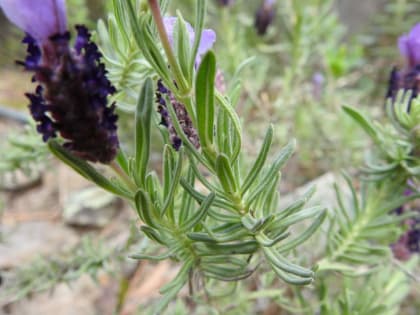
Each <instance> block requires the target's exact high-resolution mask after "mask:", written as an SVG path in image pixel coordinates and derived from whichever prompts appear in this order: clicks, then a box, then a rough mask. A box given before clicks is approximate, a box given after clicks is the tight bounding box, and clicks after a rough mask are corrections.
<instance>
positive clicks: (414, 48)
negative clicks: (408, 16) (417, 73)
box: [398, 23, 420, 68]
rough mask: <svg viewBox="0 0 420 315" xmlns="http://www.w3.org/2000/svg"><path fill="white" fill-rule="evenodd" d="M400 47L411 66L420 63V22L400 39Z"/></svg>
mask: <svg viewBox="0 0 420 315" xmlns="http://www.w3.org/2000/svg"><path fill="white" fill-rule="evenodd" d="M398 47H399V49H400V53H401V55H403V56H404V57H405V59H406V60H407V64H408V66H409V67H410V68H411V67H415V66H416V65H420V23H418V24H417V25H416V26H414V27H413V28H412V29H411V31H410V33H408V34H404V35H403V36H401V37H400V38H399V39H398Z"/></svg>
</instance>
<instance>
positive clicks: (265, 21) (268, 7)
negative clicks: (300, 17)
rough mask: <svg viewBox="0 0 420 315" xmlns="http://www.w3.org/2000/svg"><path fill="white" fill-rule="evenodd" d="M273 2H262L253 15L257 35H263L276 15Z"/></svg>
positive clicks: (271, 0) (265, 0) (273, 0)
mask: <svg viewBox="0 0 420 315" xmlns="http://www.w3.org/2000/svg"><path fill="white" fill-rule="evenodd" d="M275 2H276V1H275V0H263V2H262V4H261V6H260V7H259V9H258V11H257V13H256V14H255V23H254V25H255V28H256V30H257V33H258V34H259V35H264V34H265V33H266V32H267V29H268V27H269V26H270V24H271V23H272V22H273V20H274V17H275V15H276V8H275Z"/></svg>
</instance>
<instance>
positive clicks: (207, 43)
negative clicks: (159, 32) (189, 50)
mask: <svg viewBox="0 0 420 315" xmlns="http://www.w3.org/2000/svg"><path fill="white" fill-rule="evenodd" d="M177 20H178V18H177V17H172V16H171V17H164V18H163V24H164V25H165V30H166V33H167V34H168V38H169V43H170V44H171V46H172V47H174V37H175V34H174V30H175V24H176V21H177ZM185 26H186V28H187V31H188V35H189V38H190V46H191V47H192V45H193V44H194V39H195V33H194V29H193V28H192V26H191V24H189V23H188V22H185ZM215 41H216V33H215V32H214V31H213V30H211V29H204V30H203V32H202V34H201V39H200V44H199V45H198V51H197V56H196V62H195V63H196V64H199V63H200V60H201V56H202V55H204V54H205V53H206V52H207V51H208V50H210V49H211V48H212V47H213V45H214V43H215Z"/></svg>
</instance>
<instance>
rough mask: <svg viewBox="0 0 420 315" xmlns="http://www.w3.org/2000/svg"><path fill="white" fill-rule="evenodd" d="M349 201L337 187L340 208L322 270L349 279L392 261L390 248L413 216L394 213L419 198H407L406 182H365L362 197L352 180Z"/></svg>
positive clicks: (332, 224) (333, 215)
mask: <svg viewBox="0 0 420 315" xmlns="http://www.w3.org/2000/svg"><path fill="white" fill-rule="evenodd" d="M345 179H346V181H347V184H348V188H349V189H348V192H347V197H344V195H343V191H342V190H341V189H340V188H338V187H337V186H336V187H335V189H336V194H337V203H338V205H337V207H336V209H335V210H334V212H333V213H331V214H330V220H329V227H328V233H327V242H326V246H327V247H326V252H325V256H324V258H323V259H321V260H320V261H319V264H318V267H319V270H338V271H341V272H343V273H345V274H348V275H355V274H363V273H366V272H369V271H370V269H371V268H375V267H378V266H379V265H380V264H381V263H382V262H383V261H384V260H386V259H390V257H391V250H390V247H389V245H390V244H391V243H392V242H395V241H396V240H397V238H398V237H399V235H400V234H401V233H402V227H401V222H403V221H404V220H406V219H407V218H409V217H410V216H413V214H412V213H406V214H403V215H400V216H397V215H395V214H394V213H392V211H393V210H394V209H396V208H398V207H400V206H401V205H403V204H405V203H407V202H409V201H411V200H414V199H416V198H418V197H419V196H420V194H418V193H417V194H416V193H413V194H412V195H410V196H404V195H403V191H404V187H405V183H403V182H399V181H397V182H392V181H385V182H380V183H377V182H364V183H363V184H362V187H361V189H360V195H359V194H358V193H357V192H356V190H355V188H354V186H353V185H352V183H351V180H350V178H349V177H347V176H345Z"/></svg>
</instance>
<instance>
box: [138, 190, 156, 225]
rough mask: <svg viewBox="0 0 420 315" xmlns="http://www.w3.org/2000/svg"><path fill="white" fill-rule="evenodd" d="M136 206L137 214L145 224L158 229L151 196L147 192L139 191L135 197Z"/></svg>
mask: <svg viewBox="0 0 420 315" xmlns="http://www.w3.org/2000/svg"><path fill="white" fill-rule="evenodd" d="M134 201H135V204H136V209H137V213H138V215H139V217H140V219H142V221H143V222H144V223H146V224H147V225H149V226H151V227H157V226H158V224H157V223H156V222H155V218H154V216H155V211H154V207H153V205H152V203H151V201H150V198H149V196H148V195H147V194H146V192H145V191H143V190H142V189H139V190H138V191H137V193H136V196H135V197H134Z"/></svg>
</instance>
